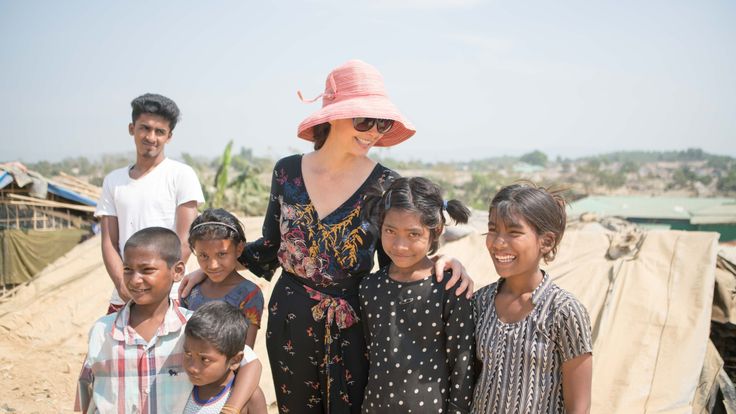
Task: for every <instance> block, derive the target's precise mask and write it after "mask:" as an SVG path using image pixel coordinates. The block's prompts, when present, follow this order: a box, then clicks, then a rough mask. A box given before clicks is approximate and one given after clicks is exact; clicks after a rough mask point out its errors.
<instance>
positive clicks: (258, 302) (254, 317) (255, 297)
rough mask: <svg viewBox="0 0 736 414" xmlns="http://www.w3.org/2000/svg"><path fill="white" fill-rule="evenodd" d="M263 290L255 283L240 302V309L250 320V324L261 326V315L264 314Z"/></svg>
mask: <svg viewBox="0 0 736 414" xmlns="http://www.w3.org/2000/svg"><path fill="white" fill-rule="evenodd" d="M263 303H264V300H263V292H261V288H259V287H258V285H256V284H255V283H253V284H252V286H251V288H250V289H248V290H247V291H246V292H245V297H244V298H243V300H242V301H241V302H240V310H241V311H242V312H243V315H244V316H245V318H246V319H247V320H248V324H253V325H255V326H257V327H259V328H260V327H261V315H263Z"/></svg>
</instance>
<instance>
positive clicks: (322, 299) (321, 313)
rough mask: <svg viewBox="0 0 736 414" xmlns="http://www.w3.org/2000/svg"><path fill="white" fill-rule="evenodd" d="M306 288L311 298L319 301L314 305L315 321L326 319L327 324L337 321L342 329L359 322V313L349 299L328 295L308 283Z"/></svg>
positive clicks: (313, 314) (313, 315)
mask: <svg viewBox="0 0 736 414" xmlns="http://www.w3.org/2000/svg"><path fill="white" fill-rule="evenodd" d="M304 289H305V290H306V291H307V293H308V294H309V297H310V298H311V299H313V300H316V301H317V302H319V303H317V304H316V305H314V306H312V317H313V318H314V320H315V321H321V320H323V319H326V320H325V323H326V325H327V326H330V325H332V323H333V322H335V324H337V327H338V328H340V329H347V328H349V327H351V326H353V325H354V324H355V323H356V322H358V315H357V314H356V313H355V310H354V309H353V307H352V306H350V303H348V301H347V300H345V299H343V298H340V297H334V296H330V295H326V294H324V293H322V292H320V291H318V290H315V289H312V288H310V287H309V286H306V285H305V286H304ZM328 337H329V336H328Z"/></svg>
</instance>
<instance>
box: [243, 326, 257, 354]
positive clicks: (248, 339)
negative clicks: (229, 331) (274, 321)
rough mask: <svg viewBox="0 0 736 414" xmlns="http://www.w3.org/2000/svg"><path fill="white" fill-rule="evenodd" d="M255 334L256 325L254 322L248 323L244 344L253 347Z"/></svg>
mask: <svg viewBox="0 0 736 414" xmlns="http://www.w3.org/2000/svg"><path fill="white" fill-rule="evenodd" d="M256 335H258V326H256V325H254V324H250V325H248V331H247V332H246V333H245V344H246V345H248V346H249V347H251V349H252V348H254V347H255V344H256Z"/></svg>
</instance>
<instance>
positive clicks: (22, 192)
mask: <svg viewBox="0 0 736 414" xmlns="http://www.w3.org/2000/svg"><path fill="white" fill-rule="evenodd" d="M99 194H100V189H99V188H98V187H95V186H93V185H90V184H88V183H86V182H84V181H82V180H79V179H77V178H75V177H73V176H69V175H61V176H59V177H56V178H54V179H53V180H50V179H47V178H45V177H43V176H42V175H41V174H38V173H37V172H34V171H30V170H28V169H27V168H25V166H23V165H22V164H20V163H7V164H0V288H1V289H2V290H3V291H5V290H6V289H8V288H11V287H13V286H15V285H18V284H20V283H24V282H27V281H28V280H30V279H31V278H33V276H34V275H36V274H37V273H38V272H40V271H41V270H42V269H43V268H44V267H46V266H47V265H48V264H49V263H51V262H53V261H54V260H56V259H57V258H59V257H60V256H62V255H63V254H65V253H66V252H68V251H69V250H70V249H71V248H73V247H74V246H75V245H77V244H78V243H79V242H80V241H82V239H83V238H84V237H85V236H86V235H88V234H90V233H91V232H92V230H93V228H94V221H93V220H94V217H93V215H94V209H95V206H96V204H97V201H96V200H97V199H98V198H99Z"/></svg>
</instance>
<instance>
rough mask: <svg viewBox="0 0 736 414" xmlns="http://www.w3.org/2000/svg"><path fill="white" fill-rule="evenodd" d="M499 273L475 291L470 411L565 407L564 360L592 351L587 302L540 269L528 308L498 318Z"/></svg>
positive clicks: (553, 410)
mask: <svg viewBox="0 0 736 414" xmlns="http://www.w3.org/2000/svg"><path fill="white" fill-rule="evenodd" d="M503 282H504V280H503V279H501V280H499V281H498V282H496V283H492V284H490V285H488V286H486V287H484V288H482V289H480V290H478V291H477V292H476V293H475V297H474V301H473V302H474V303H473V305H474V306H473V311H474V315H475V321H476V325H475V341H476V356H477V358H478V360H480V361H481V364H482V365H481V372H480V375H479V377H478V380H477V381H476V383H475V391H474V394H473V406H472V409H471V412H473V413H545V414H546V413H564V412H565V405H564V401H563V399H562V363H563V362H564V361H567V360H569V359H572V358H575V357H577V356H579V355H582V354H585V353H588V352H592V350H593V346H592V339H591V329H590V318H589V317H588V312H587V311H586V310H585V307H583V305H582V304H581V303H580V302H579V301H578V300H577V299H576V298H575V297H574V296H573V295H572V294H570V293H569V292H567V291H565V290H563V289H561V288H560V287H558V286H557V285H555V284H554V283H552V281H551V280H550V277H549V275H548V274H546V273H545V274H544V278H543V279H542V282H541V283H540V284H539V286H537V288H536V289H534V291H533V292H532V303H533V304H534V308H533V309H532V312H531V313H530V314H529V315H528V316H527V317H526V318H524V319H522V320H520V321H518V322H514V323H504V322H502V321H501V320H500V319H499V318H498V314H497V313H496V307H495V304H494V303H495V298H496V293H497V292H498V288H499V286H501V284H502V283H503Z"/></svg>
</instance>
